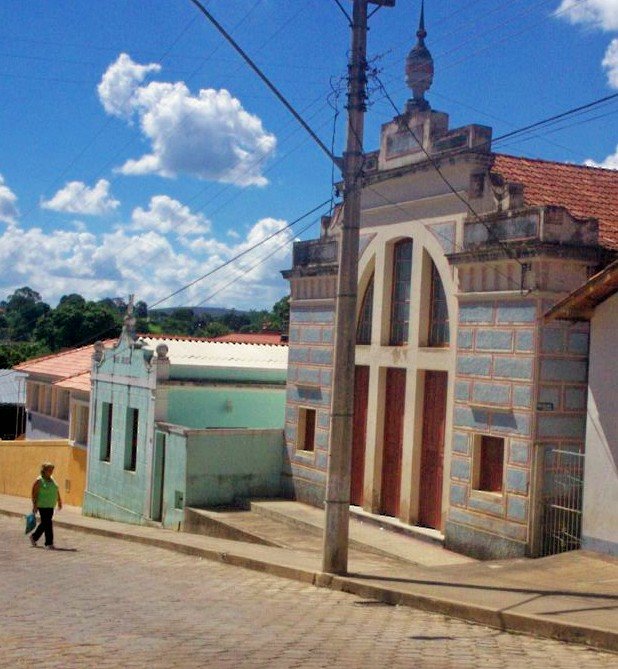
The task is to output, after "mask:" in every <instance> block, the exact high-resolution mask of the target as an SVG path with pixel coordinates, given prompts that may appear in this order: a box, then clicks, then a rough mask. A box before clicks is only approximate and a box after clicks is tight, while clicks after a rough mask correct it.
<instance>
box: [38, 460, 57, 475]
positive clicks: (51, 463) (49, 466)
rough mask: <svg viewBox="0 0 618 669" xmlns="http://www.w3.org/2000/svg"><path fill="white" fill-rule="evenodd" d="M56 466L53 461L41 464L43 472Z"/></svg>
mask: <svg viewBox="0 0 618 669" xmlns="http://www.w3.org/2000/svg"><path fill="white" fill-rule="evenodd" d="M55 468H56V467H55V466H54V463H53V462H44V463H43V464H42V465H41V474H42V473H43V472H44V471H45V470H46V469H55Z"/></svg>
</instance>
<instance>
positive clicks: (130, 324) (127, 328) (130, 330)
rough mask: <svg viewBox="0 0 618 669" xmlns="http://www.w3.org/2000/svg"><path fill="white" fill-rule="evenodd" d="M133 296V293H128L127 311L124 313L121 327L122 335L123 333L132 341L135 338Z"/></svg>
mask: <svg viewBox="0 0 618 669" xmlns="http://www.w3.org/2000/svg"><path fill="white" fill-rule="evenodd" d="M134 297H135V296H134V295H129V303H128V304H127V313H126V314H125V317H124V323H123V328H122V335H124V336H125V337H127V338H128V339H130V340H132V341H133V340H135V339H136V334H135V316H134V315H133V308H134ZM122 335H121V336H122Z"/></svg>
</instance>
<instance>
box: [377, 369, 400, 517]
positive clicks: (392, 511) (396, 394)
mask: <svg viewBox="0 0 618 669" xmlns="http://www.w3.org/2000/svg"><path fill="white" fill-rule="evenodd" d="M405 399H406V370H405V369H395V368H391V367H389V368H388V369H387V370H386V392H385V397H384V450H383V455H382V486H381V494H380V512H381V513H383V514H384V515H386V516H395V517H396V516H398V515H399V497H400V493H401V460H402V453H403V418H404V405H405Z"/></svg>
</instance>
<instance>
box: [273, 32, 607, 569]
mask: <svg viewBox="0 0 618 669" xmlns="http://www.w3.org/2000/svg"><path fill="white" fill-rule="evenodd" d="M417 35H418V43H417V45H416V46H415V47H414V48H413V49H412V51H411V52H410V55H409V57H408V62H407V75H408V77H407V78H408V83H409V85H410V87H411V88H412V91H413V97H412V98H411V99H410V100H409V101H408V103H407V105H406V110H405V112H404V113H403V114H401V115H399V116H397V117H396V118H394V119H393V120H391V121H390V122H388V123H386V124H385V125H383V127H382V131H381V136H380V145H379V149H378V150H377V151H374V152H372V153H369V154H367V155H366V158H365V166H364V185H363V191H362V215H361V221H360V226H361V230H360V234H361V238H360V246H359V254H360V259H359V282H358V306H357V314H358V316H357V346H356V368H355V378H356V381H355V406H354V430H353V453H352V482H351V491H350V502H351V504H352V506H353V507H354V506H356V507H360V508H362V509H363V510H364V511H365V512H368V513H370V514H373V515H375V516H382V517H387V518H390V519H392V521H393V522H395V523H403V524H404V525H407V526H410V527H414V526H418V527H422V528H426V529H425V530H422V531H423V532H425V533H428V534H430V535H434V537H436V538H439V539H441V540H443V541H444V543H445V545H446V546H447V547H449V548H452V549H454V550H458V551H461V552H464V553H467V554H470V555H474V556H477V557H481V558H500V557H511V556H522V555H540V554H544V552H545V548H544V546H545V542H546V540H545V538H544V532H546V530H547V528H546V527H545V526H546V524H547V520H546V513H545V506H544V504H545V501H546V496H547V495H546V493H547V467H548V466H547V462H548V461H549V459H548V458H549V455H548V454H549V453H550V452H553V451H562V450H564V451H573V452H578V453H579V452H583V450H584V436H585V426H586V382H587V355H588V329H587V328H588V326H587V324H586V323H576V324H573V323H564V322H559V321H554V322H551V323H547V322H546V321H545V320H544V318H543V315H544V314H545V312H546V311H547V310H548V309H549V308H550V307H551V306H552V305H553V304H554V303H555V302H557V301H558V300H559V299H561V298H563V297H564V296H565V295H566V294H568V293H569V292H570V291H571V290H573V289H574V288H576V287H577V286H579V285H580V284H582V283H583V282H584V281H585V280H586V279H587V277H589V276H590V275H591V274H592V273H594V272H596V271H597V269H598V268H600V267H602V266H603V265H605V264H607V262H608V261H609V260H610V259H611V257H613V255H614V249H616V248H618V215H617V214H616V212H615V211H612V207H611V206H610V207H605V206H604V205H603V198H602V197H601V198H599V197H595V193H597V194H598V193H600V192H602V191H604V190H607V189H610V190H611V189H614V190H616V189H618V174H615V173H610V172H609V171H607V170H601V169H597V168H589V167H580V166H575V165H563V164H560V163H552V162H547V161H541V160H529V159H525V158H519V157H513V156H506V155H502V154H497V153H494V152H493V151H492V147H491V135H492V132H491V128H489V127H486V126H482V125H468V126H465V127H461V128H454V129H451V128H450V127H449V118H448V115H447V114H445V113H442V112H439V111H435V110H433V109H432V108H431V106H430V105H429V103H428V102H427V101H426V100H425V97H424V96H425V93H426V91H427V90H428V89H429V87H430V84H431V81H432V77H433V62H432V60H431V56H430V54H429V51H428V50H427V47H426V46H425V41H424V40H425V37H426V32H425V29H424V25H423V22H422V20H421V26H420V28H419V31H418V33H417ZM617 194H618V193H617ZM340 219H341V211H340V210H339V211H336V212H335V214H334V216H333V217H332V218H329V219H325V220H324V221H323V225H322V233H321V236H320V238H319V239H316V240H310V241H304V242H297V243H296V244H295V248H294V255H293V266H292V268H291V269H289V270H287V271H285V272H283V274H284V276H285V277H286V278H287V279H288V280H289V281H290V287H291V314H290V338H289V365H288V390H287V401H286V429H285V433H286V450H287V471H286V488H287V493H288V494H289V495H290V496H293V497H295V498H296V499H298V500H301V501H305V502H308V503H311V504H315V505H319V506H321V505H322V504H323V502H324V494H325V484H326V470H327V464H328V448H329V437H330V431H329V426H330V402H331V395H332V363H333V353H334V350H333V337H334V318H335V294H336V281H337V268H338V261H337V253H338V236H339V229H340V227H339V226H340Z"/></svg>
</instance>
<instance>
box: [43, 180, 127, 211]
mask: <svg viewBox="0 0 618 669" xmlns="http://www.w3.org/2000/svg"><path fill="white" fill-rule="evenodd" d="M109 186H110V184H109V181H107V180H106V179H100V180H99V181H97V183H96V185H95V186H94V187H93V188H88V186H86V184H85V183H83V181H69V183H67V184H66V186H65V187H64V188H61V189H60V190H59V191H58V192H57V193H56V194H55V195H54V197H52V198H51V200H44V201H43V202H41V207H43V209H51V210H53V211H62V212H65V213H69V214H84V215H90V216H101V215H103V214H107V213H109V212H111V211H114V209H116V208H117V207H118V205H119V204H120V202H119V201H118V200H115V199H114V198H113V197H112V196H111V195H110V192H109Z"/></svg>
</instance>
